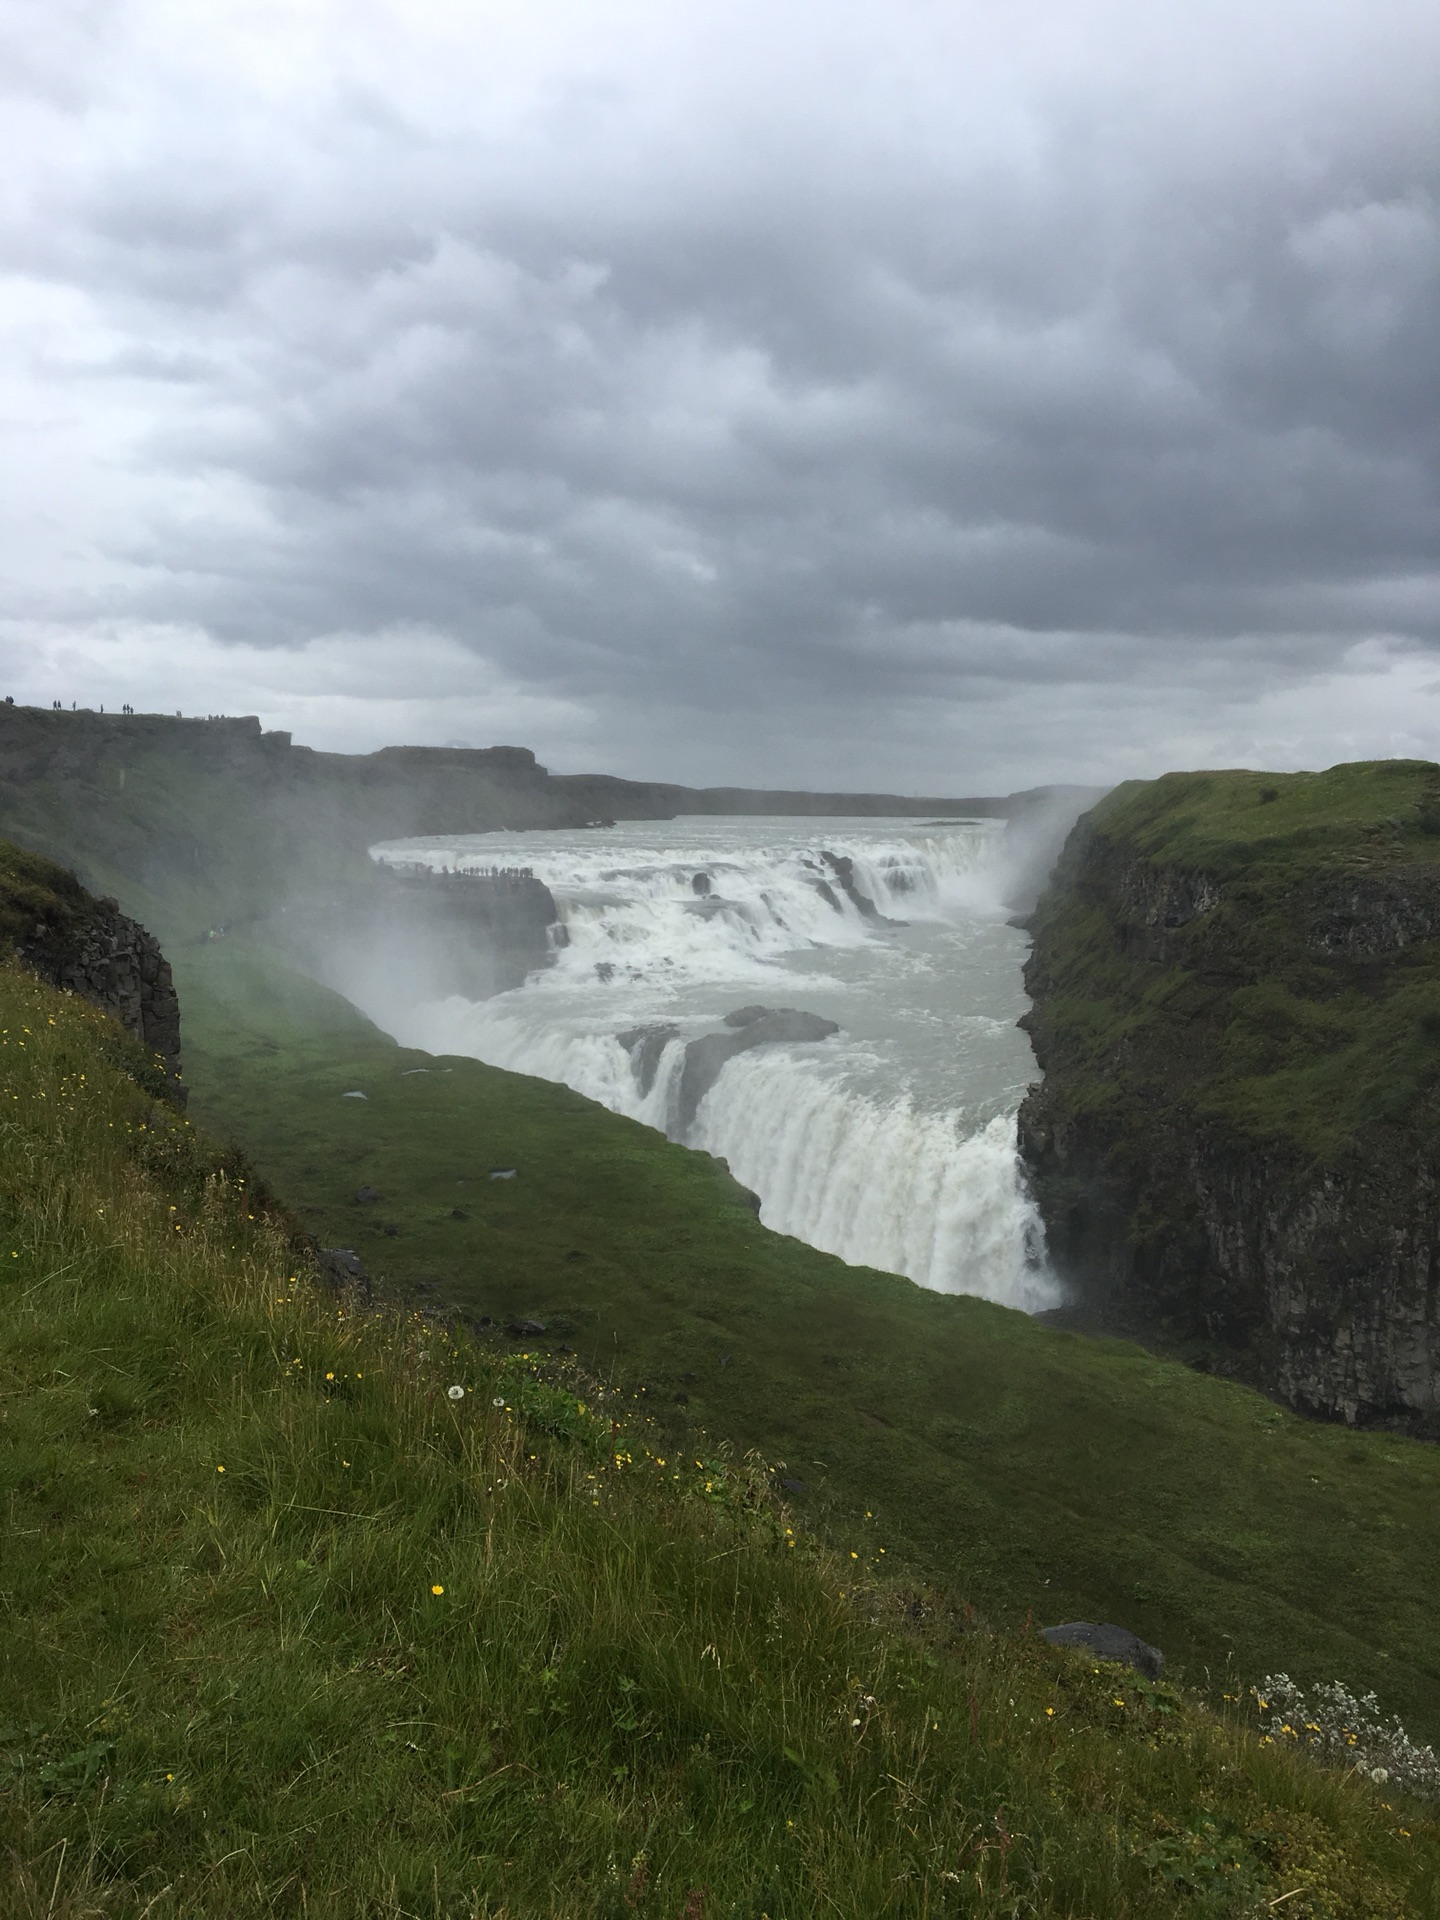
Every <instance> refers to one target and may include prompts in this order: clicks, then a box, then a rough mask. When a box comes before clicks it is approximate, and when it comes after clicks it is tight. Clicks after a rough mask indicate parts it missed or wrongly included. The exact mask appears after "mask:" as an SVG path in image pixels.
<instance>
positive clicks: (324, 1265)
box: [315, 1247, 371, 1302]
mask: <svg viewBox="0 0 1440 1920" xmlns="http://www.w3.org/2000/svg"><path fill="white" fill-rule="evenodd" d="M315 1264H316V1266H317V1267H318V1268H319V1269H320V1278H321V1279H322V1280H323V1281H324V1282H325V1283H326V1285H327V1286H331V1287H337V1288H338V1287H358V1288H359V1289H360V1292H361V1295H362V1297H363V1298H364V1299H365V1300H366V1301H367V1302H368V1301H369V1299H370V1297H371V1295H370V1276H369V1274H368V1273H367V1272H366V1271H365V1263H364V1261H362V1260H361V1258H360V1256H359V1254H358V1253H356V1251H355V1249H354V1248H353V1247H317V1248H316V1249H315Z"/></svg>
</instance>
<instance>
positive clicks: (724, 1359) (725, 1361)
mask: <svg viewBox="0 0 1440 1920" xmlns="http://www.w3.org/2000/svg"><path fill="white" fill-rule="evenodd" d="M733 1358H734V1355H733V1354H729V1353H722V1354H721V1356H720V1364H721V1366H722V1367H728V1366H729V1364H730V1362H731V1360H732V1359H733Z"/></svg>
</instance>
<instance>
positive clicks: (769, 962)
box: [357, 817, 1058, 1311]
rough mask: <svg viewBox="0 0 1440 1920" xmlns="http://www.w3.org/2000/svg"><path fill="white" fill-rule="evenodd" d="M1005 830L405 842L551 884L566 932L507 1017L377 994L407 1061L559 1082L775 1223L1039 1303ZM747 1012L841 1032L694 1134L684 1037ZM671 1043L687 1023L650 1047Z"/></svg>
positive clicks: (370, 995)
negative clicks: (712, 1170)
mask: <svg viewBox="0 0 1440 1920" xmlns="http://www.w3.org/2000/svg"><path fill="white" fill-rule="evenodd" d="M1002 835H1003V829H1002V828H1001V827H1000V825H999V824H998V823H996V822H993V821H972V822H945V823H934V822H930V823H926V822H923V821H904V820H884V821H876V820H823V821H817V820H812V819H803V820H801V819H768V820H765V819H741V818H733V817H727V818H709V817H694V818H685V819H679V820H673V821H663V822H652V821H632V822H625V823H622V824H621V825H619V826H615V827H608V828H599V829H595V828H591V829H571V830H561V831H554V832H530V833H490V834H476V835H461V836H453V837H445V838H428V839H416V840H407V841H391V842H388V843H386V844H385V845H384V846H382V847H378V848H375V849H373V852H374V855H375V857H376V858H378V859H382V860H385V861H390V862H397V863H415V864H420V865H426V866H430V867H433V868H437V869H443V868H449V869H451V870H452V871H453V870H456V869H462V870H463V869H466V868H480V869H483V868H490V867H519V866H523V867H528V868H530V869H532V870H533V872H534V873H535V875H536V877H537V878H538V879H540V880H543V881H544V882H545V884H546V885H547V886H548V887H549V888H550V891H551V893H552V894H553V895H554V898H555V901H556V904H557V907H558V910H559V914H560V925H561V927H562V929H563V932H561V933H560V934H559V935H558V938H557V950H556V953H555V961H554V965H553V966H551V967H549V968H547V969H542V970H540V971H538V972H535V973H533V974H531V975H530V977H529V978H528V979H527V980H526V982H525V984H524V985H523V986H522V987H519V988H517V989H515V990H514V991H512V992H509V993H502V994H499V995H497V996H496V997H495V998H493V999H490V1000H484V1001H478V1002H477V1001H469V1000H462V999H459V998H450V999H447V1000H442V1001H430V1002H427V1003H422V1004H419V1005H410V1006H405V1005H402V1004H400V1002H402V1001H403V999H404V995H403V993H402V992H401V991H400V990H399V987H398V983H397V984H396V985H394V986H392V988H391V989H389V990H388V991H387V992H386V993H385V994H384V995H383V996H380V995H377V993H376V992H375V990H373V989H372V990H370V991H368V992H364V991H362V993H361V994H360V995H359V996H357V997H359V998H360V1001H361V1004H362V1005H364V1007H365V1011H366V1012H368V1013H370V1014H371V1016H372V1017H373V1018H375V1019H376V1020H377V1021H378V1022H379V1023H380V1024H381V1025H383V1026H384V1027H385V1028H386V1029H387V1030H388V1031H389V1032H391V1033H392V1034H394V1036H395V1037H396V1038H397V1039H398V1040H400V1041H402V1042H403V1043H404V1044H405V1045H407V1046H412V1047H421V1048H424V1049H427V1050H428V1051H431V1052H435V1053H460V1054H470V1055H473V1056H475V1057H476V1058H478V1059H481V1060H487V1061H490V1062H492V1063H493V1064H495V1065H497V1066H504V1067H512V1068H515V1069H518V1070H519V1071H521V1072H525V1073H533V1074H539V1075H542V1076H544V1077H545V1078H547V1079H551V1080H559V1081H564V1082H565V1083H567V1084H568V1085H569V1086H572V1087H574V1088H576V1089H577V1090H578V1091H579V1092H581V1093H585V1094H588V1095H590V1096H591V1097H592V1098H593V1099H596V1100H599V1101H602V1102H603V1103H604V1104H605V1105H606V1106H608V1107H611V1108H613V1109H614V1110H615V1111H617V1112H620V1113H625V1114H629V1115H631V1116H632V1117H633V1118H635V1119H637V1120H641V1121H644V1122H646V1123H647V1124H648V1125H650V1126H654V1127H658V1128H660V1129H662V1130H664V1131H666V1132H669V1133H670V1134H671V1135H672V1136H673V1137H679V1138H683V1139H685V1140H686V1141H687V1142H688V1143H689V1144H690V1145H692V1146H696V1147H702V1148H704V1149H706V1150H707V1151H708V1152H711V1153H715V1154H719V1155H722V1156H723V1157H724V1159H725V1160H727V1161H728V1162H729V1164H730V1167H731V1170H732V1171H733V1173H734V1174H735V1176H736V1178H737V1179H738V1180H740V1181H741V1182H742V1183H743V1184H744V1185H745V1186H747V1187H750V1188H752V1189H753V1190H754V1191H755V1192H756V1193H758V1194H759V1195H760V1198H761V1202H762V1211H761V1218H762V1219H763V1220H764V1221H765V1223H766V1224H767V1225H768V1226H771V1227H774V1228H776V1229H777V1230H778V1231H779V1232H782V1233H791V1234H795V1235H796V1236H797V1237H798V1238H800V1239H802V1240H806V1241H809V1242H810V1243H811V1245H813V1246H816V1247H821V1248H824V1249H825V1250H827V1251H828V1252H831V1253H836V1254H839V1255H840V1257H841V1258H842V1259H845V1260H848V1261H851V1262H854V1263H860V1264H864V1265H869V1266H875V1267H882V1268H886V1269H889V1270H890V1271H892V1272H897V1273H904V1274H908V1275H910V1277H911V1278H912V1279H914V1280H917V1281H919V1282H920V1283H921V1284H922V1285H924V1286H928V1287H934V1288H937V1289H939V1290H941V1291H944V1292H956V1293H975V1294H980V1295H983V1296H984V1297H986V1298H987V1299H992V1300H998V1301H1002V1302H1004V1303H1005V1304H1007V1305H1010V1306H1017V1307H1023V1308H1025V1309H1027V1310H1030V1311H1034V1310H1037V1309H1039V1308H1041V1307H1044V1306H1050V1305H1053V1304H1054V1303H1055V1301H1056V1299H1057V1298H1058V1294H1057V1290H1056V1289H1055V1287H1054V1285H1053V1283H1052V1282H1051V1280H1050V1278H1049V1275H1048V1273H1047V1272H1046V1269H1045V1266H1044V1261H1043V1252H1042V1247H1041V1236H1040V1231H1039V1225H1038V1221H1037V1219H1036V1216H1035V1213H1034V1210H1033V1207H1032V1205H1031V1203H1030V1201H1029V1199H1028V1197H1027V1195H1026V1192H1025V1189H1024V1186H1023V1183H1022V1180H1021V1178H1020V1173H1019V1167H1018V1163H1017V1158H1016V1153H1015V1110H1016V1108H1017V1106H1018V1105H1019V1102H1020V1099H1021V1097H1022V1095H1023V1093H1024V1090H1025V1087H1026V1085H1027V1084H1028V1082H1029V1081H1030V1080H1032V1079H1033V1078H1034V1077H1035V1065H1034V1058H1033V1055H1032V1054H1031V1051H1030V1045H1029V1041H1028V1040H1027V1039H1026V1037H1025V1035H1024V1034H1023V1033H1022V1032H1020V1031H1019V1030H1018V1029H1017V1027H1016V1025H1015V1022H1016V1020H1017V1019H1018V1018H1019V1016H1020V1014H1021V1013H1022V1012H1023V1011H1024V1009H1025V1006H1026V1001H1025V998H1024V994H1023V990H1022V987H1021V982H1020V963H1021V960H1022V958H1023V955H1024V948H1025V942H1024V936H1023V935H1022V934H1021V933H1019V932H1018V931H1016V930H1015V929H1014V928H1012V927H1009V926H1007V925H1006V924H1005V917H1006V916H1005V909H1004V907H1003V905H1002V904H1001V901H1000V891H1001V887H1002V885H1003V872H1002V868H1001V863H1000V860H999V858H998V854H999V850H1000V847H1001V843H1002ZM846 860H848V861H849V862H851V863H853V864H852V866H851V867H850V869H849V872H848V875H847V874H846V872H845V870H844V867H843V863H844V862H845V861H846ZM837 861H838V862H840V863H841V865H840V867H839V868H838V869H837V864H836V863H837ZM847 877H848V878H849V880H850V889H849V890H847V888H846V885H845V880H846V878H847ZM856 895H859V896H862V897H863V900H864V901H868V902H871V903H873V906H874V908H875V909H877V910H878V913H879V914H880V915H882V916H885V917H887V918H888V919H891V920H894V921H903V922H904V923H905V924H904V925H890V926H887V925H884V924H882V923H880V922H877V921H876V920H875V919H873V918H871V917H868V916H867V914H866V913H865V911H864V908H863V904H862V902H861V901H857V899H856V897H855V896H856ZM382 999H383V1002H384V1003H383V1004H381V1003H380V1002H381V1000H382ZM747 1004H749V1005H763V1006H766V1007H794V1008H800V1009H803V1010H805V1011H807V1012H810V1013H814V1014H818V1015H822V1016H824V1017H826V1018H828V1019H830V1020H833V1021H835V1022H837V1023H838V1025H839V1028H840V1031H839V1032H838V1033H837V1034H835V1035H833V1036H831V1037H829V1038H826V1039H823V1040H820V1041H816V1042H811V1043H808V1044H798V1043H797V1044H778V1045H776V1044H772V1045H766V1046H762V1047H756V1048H754V1049H752V1050H751V1051H748V1052H744V1053H741V1054H739V1055H737V1056H736V1057H734V1058H732V1059H730V1060H729V1061H727V1063H726V1064H725V1065H724V1066H723V1067H722V1069H721V1071H720V1073H719V1077H718V1078H717V1079H716V1080H715V1082H714V1084H713V1085H712V1086H711V1087H710V1089H709V1091H708V1092H706V1093H705V1095H704V1097H703V1098H702V1099H701V1100H700V1102H699V1105H698V1108H697V1109H696V1111H695V1113H694V1116H693V1119H691V1120H689V1122H688V1124H686V1123H685V1120H684V1117H683V1115H682V1114H681V1111H680V1102H679V1083H680V1076H681V1071H682V1068H683V1066H684V1058H685V1046H686V1043H687V1042H688V1041H690V1040H693V1039H695V1038H696V1037H698V1036H700V1035H702V1034H708V1033H716V1032H725V1031H726V1028H725V1027H724V1025H723V1016H724V1015H725V1014H727V1013H729V1012H732V1011H733V1010H735V1009H737V1008H739V1007H741V1006H743V1005H747ZM657 1027H659V1028H662V1029H663V1028H665V1027H669V1028H673V1029H674V1032H673V1034H669V1035H667V1034H666V1033H665V1032H664V1031H661V1032H659V1033H655V1034H654V1035H653V1037H651V1038H650V1040H649V1041H648V1044H647V1043H646V1041H645V1037H644V1035H643V1034H641V1035H639V1036H637V1034H636V1030H637V1029H646V1028H650V1029H654V1028H657ZM622 1035H624V1036H626V1041H627V1042H628V1044H626V1043H622V1040H621V1038H620V1036H622Z"/></svg>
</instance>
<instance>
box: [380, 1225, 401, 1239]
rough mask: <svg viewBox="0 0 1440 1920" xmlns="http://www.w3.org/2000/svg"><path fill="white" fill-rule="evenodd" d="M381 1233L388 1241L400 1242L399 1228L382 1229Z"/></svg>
mask: <svg viewBox="0 0 1440 1920" xmlns="http://www.w3.org/2000/svg"><path fill="white" fill-rule="evenodd" d="M380 1231H381V1232H382V1233H383V1234H384V1236H385V1238H386V1239H387V1240H398V1239H399V1238H400V1229H399V1228H398V1227H382V1228H381V1229H380Z"/></svg>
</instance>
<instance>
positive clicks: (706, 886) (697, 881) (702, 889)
mask: <svg viewBox="0 0 1440 1920" xmlns="http://www.w3.org/2000/svg"><path fill="white" fill-rule="evenodd" d="M710 885H711V882H710V876H709V874H708V873H697V874H696V875H695V878H694V879H693V880H692V881H691V882H690V887H691V891H692V892H694V893H698V894H699V896H700V898H701V899H702V900H703V899H704V898H705V896H706V894H707V893H709V891H710Z"/></svg>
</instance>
